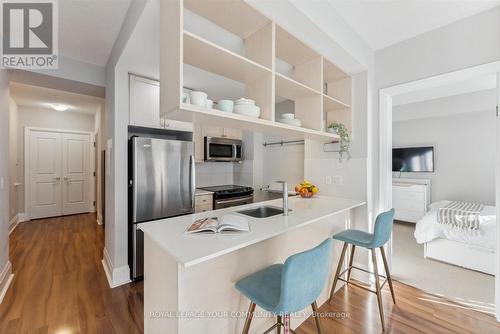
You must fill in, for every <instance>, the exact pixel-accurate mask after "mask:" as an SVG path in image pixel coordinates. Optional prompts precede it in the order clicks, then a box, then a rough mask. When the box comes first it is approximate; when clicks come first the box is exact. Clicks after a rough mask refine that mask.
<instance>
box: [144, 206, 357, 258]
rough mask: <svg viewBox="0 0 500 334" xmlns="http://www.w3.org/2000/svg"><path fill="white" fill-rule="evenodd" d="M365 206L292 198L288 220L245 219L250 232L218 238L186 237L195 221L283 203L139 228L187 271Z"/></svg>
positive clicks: (149, 224)
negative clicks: (189, 227) (187, 229)
mask: <svg viewBox="0 0 500 334" xmlns="http://www.w3.org/2000/svg"><path fill="white" fill-rule="evenodd" d="M364 204H365V202H363V201H358V200H352V199H345V198H337V197H327V196H316V197H314V198H306V199H304V198H300V197H292V198H289V200H288V206H289V209H291V210H292V211H291V212H290V213H289V215H288V216H283V215H277V216H273V217H269V218H253V217H250V216H246V215H243V216H244V217H246V218H247V219H248V223H249V225H250V232H247V233H244V232H242V233H234V232H232V233H225V234H224V233H221V234H206V233H205V234H189V235H188V234H185V233H184V232H185V230H186V228H187V227H188V226H189V225H190V224H191V223H193V222H194V221H195V220H196V219H198V218H206V217H221V216H223V215H225V214H228V213H236V211H241V210H245V209H249V208H254V207H259V206H263V205H270V206H276V207H281V205H282V200H281V199H277V200H272V201H266V202H260V203H253V204H248V205H241V206H238V207H231V208H227V209H221V210H215V211H208V212H201V213H197V214H192V215H186V216H180V217H174V218H168V219H161V220H156V221H153V222H148V223H142V224H140V225H139V228H140V229H141V230H142V231H144V233H145V234H146V235H147V236H149V237H150V238H152V239H153V240H155V241H156V242H157V243H158V244H159V245H160V247H161V248H163V249H164V250H165V251H166V252H167V253H168V254H169V255H170V256H172V257H173V258H175V259H176V260H177V262H179V263H180V264H182V265H184V266H185V267H190V266H193V265H195V264H198V263H201V262H204V261H208V260H210V259H213V258H216V257H218V256H222V255H225V254H227V253H230V252H233V251H236V250H238V249H241V248H244V247H247V246H250V245H253V244H255V243H258V242H260V241H264V240H267V239H270V238H273V237H275V236H278V235H280V234H283V233H286V232H289V231H291V230H294V229H297V228H300V227H303V226H306V225H309V224H312V223H314V222H316V221H319V220H321V219H323V218H326V217H328V216H332V215H335V214H338V213H341V212H344V211H346V210H349V209H353V208H356V207H359V206H362V205H364Z"/></svg>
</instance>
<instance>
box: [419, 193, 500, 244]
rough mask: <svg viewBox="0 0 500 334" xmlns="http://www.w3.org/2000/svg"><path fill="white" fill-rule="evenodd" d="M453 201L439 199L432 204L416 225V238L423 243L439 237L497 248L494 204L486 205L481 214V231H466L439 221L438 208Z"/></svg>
mask: <svg viewBox="0 0 500 334" xmlns="http://www.w3.org/2000/svg"><path fill="white" fill-rule="evenodd" d="M450 202H451V201H438V202H435V203H432V204H431V205H430V210H429V212H427V214H426V215H425V216H424V217H423V218H422V219H421V220H419V221H418V222H417V226H416V227H415V234H414V235H415V239H416V240H417V243H419V244H423V243H425V242H429V241H431V240H434V239H437V238H443V239H448V240H453V241H458V242H462V243H466V244H469V245H473V246H480V247H483V248H487V249H489V250H492V251H494V250H495V248H496V247H495V244H496V236H495V235H496V231H495V230H496V211H495V207H494V206H488V205H485V206H484V208H483V210H482V211H481V214H480V216H479V233H470V234H469V233H464V232H460V231H456V230H453V229H449V228H447V226H446V225H443V224H439V223H438V222H437V215H436V212H437V209H438V208H442V207H443V206H445V205H446V204H448V203H450Z"/></svg>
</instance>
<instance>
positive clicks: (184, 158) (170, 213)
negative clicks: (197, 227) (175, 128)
mask: <svg viewBox="0 0 500 334" xmlns="http://www.w3.org/2000/svg"><path fill="white" fill-rule="evenodd" d="M129 145H130V149H129V188H130V191H129V204H130V210H129V216H130V219H129V225H130V229H129V265H130V267H131V278H132V280H138V279H140V278H141V277H142V276H143V270H144V243H143V242H144V236H143V233H142V231H140V230H138V229H137V225H138V223H143V222H147V221H151V220H156V219H161V218H167V217H174V216H179V215H184V214H190V213H192V212H193V211H194V192H195V170H194V168H195V164H194V156H193V155H194V148H193V143H192V142H191V141H182V140H166V139H157V138H148V137H136V136H133V137H132V138H130V143H129Z"/></svg>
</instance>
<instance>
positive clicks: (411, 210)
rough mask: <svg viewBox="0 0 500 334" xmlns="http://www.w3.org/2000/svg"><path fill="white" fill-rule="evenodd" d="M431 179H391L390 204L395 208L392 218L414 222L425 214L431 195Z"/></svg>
mask: <svg viewBox="0 0 500 334" xmlns="http://www.w3.org/2000/svg"><path fill="white" fill-rule="evenodd" d="M430 189H431V180H428V179H407V178H393V179H392V206H393V207H394V209H396V214H395V216H394V219H396V220H401V221H405V222H410V223H416V222H417V221H419V220H420V219H422V217H424V216H425V214H426V213H427V210H428V208H429V204H430V200H431V196H430Z"/></svg>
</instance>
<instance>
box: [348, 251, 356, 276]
mask: <svg viewBox="0 0 500 334" xmlns="http://www.w3.org/2000/svg"><path fill="white" fill-rule="evenodd" d="M355 250H356V245H351V254H350V256H349V270H348V271H347V284H349V281H350V280H351V270H352V261H353V260H354V251H355Z"/></svg>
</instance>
